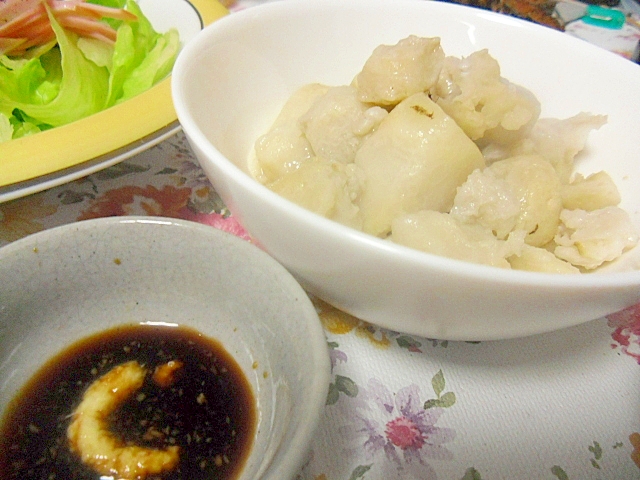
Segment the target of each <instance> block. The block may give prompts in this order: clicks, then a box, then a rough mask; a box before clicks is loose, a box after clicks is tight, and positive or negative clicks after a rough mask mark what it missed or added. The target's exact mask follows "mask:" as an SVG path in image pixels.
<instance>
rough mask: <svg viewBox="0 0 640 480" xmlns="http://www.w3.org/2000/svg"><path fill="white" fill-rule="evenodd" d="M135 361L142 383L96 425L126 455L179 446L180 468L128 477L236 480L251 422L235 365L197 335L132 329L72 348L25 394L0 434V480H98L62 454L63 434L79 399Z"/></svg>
mask: <svg viewBox="0 0 640 480" xmlns="http://www.w3.org/2000/svg"><path fill="white" fill-rule="evenodd" d="M133 361H135V362H137V363H138V364H139V365H140V366H142V367H143V368H144V370H145V371H146V374H145V376H144V382H143V384H142V386H141V387H140V388H138V389H137V390H136V391H135V392H133V393H132V394H131V395H129V396H128V397H127V398H126V399H125V400H124V401H122V402H121V403H119V405H118V407H117V408H116V409H115V410H114V411H113V412H111V413H110V414H109V415H108V416H107V418H105V419H104V424H105V426H106V428H108V431H109V432H108V434H109V435H110V436H111V437H112V438H115V439H116V440H117V444H118V445H120V446H122V447H125V448H126V447H127V446H134V447H145V448H149V449H157V450H163V451H164V450H166V449H169V448H173V449H174V450H175V447H178V449H179V462H178V463H177V465H175V466H174V467H172V468H171V470H170V471H164V473H161V474H151V475H146V476H138V477H130V478H141V479H142V478H146V479H148V480H187V479H188V480H200V479H203V480H204V479H206V480H211V479H225V480H229V479H233V478H235V477H236V476H237V475H238V474H239V472H240V471H241V469H242V466H243V464H244V463H245V461H246V458H247V456H248V453H249V450H250V449H251V446H252V442H253V437H254V434H255V429H256V416H257V415H256V406H255V399H254V396H253V392H252V389H251V386H250V385H249V383H248V380H247V379H246V378H245V376H244V374H243V372H242V370H241V368H240V366H239V365H238V364H237V363H236V361H235V360H234V359H233V358H232V357H231V355H230V354H229V353H228V352H227V351H226V350H225V349H224V348H223V346H222V345H221V344H220V343H219V342H217V341H215V340H213V339H210V338H207V337H205V336H203V335H201V334H200V333H199V332H197V331H195V330H192V329H189V328H185V327H162V326H151V325H131V326H126V327H118V328H114V329H112V330H108V331H105V332H102V333H100V334H97V335H94V336H91V337H89V338H86V339H83V340H81V341H79V342H78V343H76V344H74V345H72V346H71V347H69V348H68V349H66V350H65V351H63V352H62V353H60V354H58V355H57V356H56V357H54V358H52V359H51V360H50V361H49V362H47V364H45V365H44V367H42V368H41V369H40V370H39V371H38V372H37V373H36V374H35V375H34V376H33V378H31V379H30V380H29V382H28V383H27V384H26V385H25V387H23V389H22V390H21V391H20V392H19V394H18V395H17V396H16V398H15V399H14V400H13V401H12V402H11V403H10V405H9V407H8V409H7V412H6V414H5V417H4V419H3V422H2V426H1V427H0V480H9V479H38V480H84V479H87V480H99V479H100V478H101V475H100V474H99V473H98V472H97V471H96V470H95V469H94V468H92V467H90V466H88V465H86V464H85V463H83V462H82V460H81V458H80V456H79V454H78V452H77V451H74V449H73V448H70V442H69V439H68V436H67V430H68V428H69V425H70V424H71V422H72V419H73V417H74V415H73V414H74V411H75V410H76V408H77V407H78V405H80V403H81V402H82V399H83V395H84V393H85V391H87V389H88V388H89V387H90V386H91V385H92V384H94V382H96V381H97V380H99V379H100V378H102V377H103V376H105V374H108V373H109V372H111V371H112V370H113V369H114V368H115V367H118V366H119V365H123V364H126V363H127V362H133ZM102 478H105V477H102ZM106 478H109V477H106ZM119 478H128V477H126V476H123V475H122V474H121V475H119Z"/></svg>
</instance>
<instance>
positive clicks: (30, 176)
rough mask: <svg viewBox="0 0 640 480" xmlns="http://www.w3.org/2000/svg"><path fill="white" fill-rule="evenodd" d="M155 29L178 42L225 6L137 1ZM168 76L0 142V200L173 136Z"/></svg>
mask: <svg viewBox="0 0 640 480" xmlns="http://www.w3.org/2000/svg"><path fill="white" fill-rule="evenodd" d="M138 3H139V4H140V7H141V9H142V11H143V12H144V13H145V15H146V16H147V18H149V20H150V21H151V23H152V25H153V26H154V28H155V29H156V30H157V31H159V32H165V31H167V30H168V29H170V28H176V29H177V30H178V32H179V34H180V40H181V42H182V44H183V45H184V44H185V43H186V42H188V41H189V40H191V39H192V38H193V37H194V36H195V35H196V34H197V33H198V32H199V31H200V30H202V28H203V27H204V26H206V25H208V24H210V23H211V22H213V21H214V20H217V19H218V18H220V17H222V16H224V15H225V14H226V13H227V10H226V9H225V8H224V7H223V6H222V5H221V4H220V3H218V2H217V1H216V0H139V2H138ZM170 89H171V79H170V78H166V79H164V80H163V81H162V82H160V83H158V84H157V85H155V86H154V87H152V88H151V89H149V90H148V91H146V92H144V93H142V94H140V95H138V96H137V97H134V98H132V99H130V100H127V101H126V102H123V103H121V104H119V105H116V106H114V107H111V108H109V109H107V110H104V111H102V112H99V113H96V114H94V115H91V116H90V117H87V118H84V119H81V120H78V121H76V122H73V123H71V124H68V125H63V126H60V127H57V128H54V129H52V130H49V131H45V132H41V133H38V134H36V135H32V136H29V137H25V138H21V139H18V140H12V141H10V142H4V143H0V202H5V201H8V200H13V199H15V198H19V197H22V196H25V195H29V194H31V193H35V192H38V191H41V190H45V189H47V188H51V187H54V186H57V185H62V184H64V183H66V182H70V181H72V180H75V179H78V178H81V177H83V176H86V175H89V174H91V173H94V172H96V171H98V170H101V169H103V168H106V167H109V166H111V165H114V164H116V163H118V162H121V161H123V160H125V159H126V158H129V157H131V156H133V155H135V154H137V153H139V152H141V151H143V150H146V149H147V148H150V147H151V146H153V145H155V144H157V143H159V142H161V141H162V140H164V139H166V138H168V137H169V136H171V135H173V134H175V133H176V132H177V131H178V130H179V129H180V125H179V124H178V122H177V120H176V114H175V111H174V109H173V102H172V101H171V93H170Z"/></svg>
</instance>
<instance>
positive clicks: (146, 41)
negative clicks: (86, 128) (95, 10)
mask: <svg viewBox="0 0 640 480" xmlns="http://www.w3.org/2000/svg"><path fill="white" fill-rule="evenodd" d="M88 1H90V2H91V3H96V4H100V5H104V6H108V7H114V8H126V9H127V10H129V11H131V12H132V13H133V14H135V15H136V16H137V17H138V19H137V21H133V22H123V21H122V20H116V19H105V21H106V22H108V23H109V24H110V25H111V26H112V27H113V28H115V29H116V30H117V39H116V42H115V45H111V44H108V43H104V42H96V41H93V40H92V39H84V38H83V39H79V38H78V37H77V35H75V34H73V33H69V32H66V31H64V29H62V28H61V27H60V25H59V24H58V23H57V22H56V20H55V18H53V16H52V15H51V14H50V15H49V16H50V19H51V24H52V27H53V30H54V32H55V34H56V38H57V41H58V45H57V46H56V47H55V48H53V49H51V50H49V51H47V52H46V53H44V54H43V55H41V56H39V57H36V58H32V59H12V58H9V57H7V56H4V55H0V115H2V117H4V118H2V119H0V121H1V122H2V125H1V127H0V128H2V130H1V131H0V142H1V141H6V140H7V138H6V137H7V135H8V133H7V132H8V131H9V127H11V131H12V132H13V133H12V138H14V139H15V138H19V137H21V136H26V135H30V134H32V133H37V132H39V131H41V130H45V129H49V128H52V127H56V126H59V125H64V124H67V123H70V122H73V121H75V120H79V119H81V118H84V117H87V116H89V115H92V114H94V113H96V112H99V111H101V110H103V109H105V108H108V107H110V106H112V105H116V104H117V103H120V102H122V101H124V100H127V99H129V98H131V97H133V96H135V95H138V94H139V93H142V92H143V91H145V90H147V89H149V88H150V87H151V86H153V85H154V84H156V83H157V82H159V81H160V80H162V79H163V78H165V77H166V76H167V75H168V74H169V73H170V72H171V69H172V68H173V64H174V62H175V59H176V57H177V55H178V51H179V49H180V41H179V38H178V33H177V31H176V30H171V31H169V32H167V33H165V34H159V33H157V32H156V31H155V30H154V29H153V26H152V25H151V23H150V22H149V20H148V19H147V18H146V16H145V15H144V14H143V13H142V11H141V10H140V8H139V6H138V4H137V3H136V2H135V1H134V0H88ZM7 120H8V125H9V127H8V126H7Z"/></svg>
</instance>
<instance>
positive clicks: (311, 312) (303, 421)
mask: <svg viewBox="0 0 640 480" xmlns="http://www.w3.org/2000/svg"><path fill="white" fill-rule="evenodd" d="M127 225H131V226H132V227H140V226H143V228H147V229H155V228H172V229H174V230H175V232H176V235H177V236H178V237H180V238H181V241H182V239H184V242H185V243H188V242H189V239H190V238H198V239H203V237H204V238H205V239H207V238H208V239H210V240H211V245H212V248H215V245H216V244H220V245H226V247H227V248H231V249H232V250H234V252H235V253H234V255H239V256H242V257H245V258H247V259H249V261H251V262H252V263H253V264H254V265H255V268H259V269H262V270H266V271H267V274H268V276H269V278H273V279H275V280H276V281H278V282H280V283H281V290H283V291H287V292H289V293H290V294H291V296H293V297H295V298H296V302H298V300H300V303H297V309H298V310H300V311H301V315H300V316H301V317H303V318H301V319H300V321H305V320H306V321H305V324H304V325H303V326H301V327H300V330H302V331H304V332H305V337H306V344H307V346H306V350H305V352H304V356H305V358H307V359H308V362H306V363H307V365H308V367H307V368H306V370H307V371H309V368H311V370H312V373H313V374H312V375H310V376H309V379H308V380H309V386H308V388H306V390H305V397H306V398H305V401H304V403H303V405H302V407H301V409H300V410H301V411H300V413H301V415H299V416H296V417H295V418H293V417H291V418H289V419H288V422H286V424H287V425H289V426H291V424H295V425H294V426H293V428H294V433H292V434H291V436H290V438H286V439H285V437H284V436H283V435H284V433H283V432H284V431H283V430H279V431H276V432H275V433H274V434H273V435H274V438H271V439H270V440H269V447H268V451H267V452H266V453H265V455H264V458H270V460H269V461H268V463H266V464H264V463H263V464H262V466H261V468H260V470H259V471H258V472H259V473H258V474H257V475H258V477H257V478H260V479H262V480H283V479H285V478H293V477H294V476H295V475H296V474H297V473H298V472H299V470H300V468H302V466H303V464H304V461H305V460H306V455H307V453H308V451H309V448H310V446H311V442H312V440H313V438H314V434H315V432H316V430H317V428H318V426H319V423H320V419H321V417H322V414H323V410H324V405H325V402H326V398H327V393H328V388H329V382H330V372H331V362H330V358H329V350H328V347H327V343H326V337H325V333H324V330H323V327H322V325H321V322H320V320H319V318H318V317H317V312H316V309H315V307H314V306H313V303H312V302H311V300H310V299H309V297H308V294H307V293H306V292H305V291H304V290H303V289H302V287H301V286H300V284H299V283H298V282H297V281H296V280H295V278H294V277H293V276H292V275H291V274H290V273H289V272H288V271H287V270H286V269H285V268H284V267H283V266H282V265H281V264H280V263H278V262H277V261H276V260H275V259H273V258H272V257H271V256H269V255H268V254H267V253H266V252H264V251H262V250H261V249H260V248H258V247H257V246H255V245H253V244H251V243H250V242H248V241H246V240H242V239H240V238H238V237H236V236H234V235H232V234H231V233H227V232H224V231H222V230H219V229H216V228H214V227H211V226H208V225H203V224H199V223H196V222H192V221H187V220H181V219H174V218H164V217H147V216H126V217H106V218H98V219H91V220H84V221H80V222H75V223H71V224H66V225H62V226H58V227H55V228H51V229H49V230H44V231H41V232H38V233H34V234H31V235H29V236H27V237H24V238H22V239H20V240H16V241H15V242H12V243H10V244H8V245H5V246H3V247H0V278H7V275H10V274H11V273H13V272H7V271H4V272H3V270H5V269H6V268H8V267H7V266H6V265H7V264H9V263H10V262H8V260H9V259H10V258H11V257H13V261H16V260H17V261H22V260H24V261H29V260H28V259H29V258H34V259H35V258H37V257H36V256H35V255H36V254H41V253H42V252H44V251H46V250H47V246H51V247H52V248H53V249H55V248H56V247H55V246H56V245H57V244H60V243H61V242H73V244H74V245H77V244H79V242H80V240H81V238H83V237H85V236H86V238H87V240H90V239H91V237H92V236H94V241H95V234H96V233H98V232H99V233H100V236H103V235H104V236H108V235H109V230H112V231H113V227H120V228H122V227H124V228H126V226H127ZM116 230H117V229H116ZM113 235H114V237H113V238H114V239H115V240H118V233H117V231H116V233H114V234H113ZM111 244H114V245H117V244H118V242H117V241H115V242H113V243H111V242H110V245H111ZM109 248H111V247H109ZM149 251H150V252H152V251H155V250H149ZM165 253H166V252H165ZM114 254H115V255H116V256H117V251H114ZM150 255H153V253H150ZM25 259H26V260H25ZM32 261H40V260H32ZM252 268H253V267H252ZM92 274H95V272H94V273H92ZM14 281H19V279H15V278H14ZM3 290H5V289H4V288H3V283H1V282H0V313H2V310H3V305H2V303H3V301H2V299H3V293H6V291H4V292H3ZM303 314H304V315H303ZM6 318H8V317H6V316H5V317H4V319H5V320H6ZM2 320H3V318H2V315H0V322H1V321H2ZM314 320H317V321H314ZM0 327H2V325H1V324H0ZM1 330H2V328H0V331H1ZM80 338H82V337H80ZM54 354H55V352H53V353H52V354H51V355H54ZM0 366H1V365H0ZM1 381H2V379H0V382H1ZM0 386H1V385H0ZM274 395H275V393H274ZM286 403H287V402H285V404H286ZM281 408H285V409H287V414H288V413H289V412H288V408H290V407H289V406H285V407H281ZM272 415H273V413H272ZM263 421H266V422H270V421H271V420H270V419H269V418H266V419H263ZM279 428H282V427H279ZM287 446H288V448H287ZM241 476H242V474H241ZM242 478H244V477H242Z"/></svg>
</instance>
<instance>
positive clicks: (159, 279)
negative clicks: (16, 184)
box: [0, 217, 330, 480]
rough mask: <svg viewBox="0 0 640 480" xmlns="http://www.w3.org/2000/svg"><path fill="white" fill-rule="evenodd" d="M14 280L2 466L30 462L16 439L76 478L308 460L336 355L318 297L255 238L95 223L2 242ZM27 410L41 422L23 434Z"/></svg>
mask: <svg viewBox="0 0 640 480" xmlns="http://www.w3.org/2000/svg"><path fill="white" fill-rule="evenodd" d="M0 278H1V279H2V281H1V282H0V412H2V417H3V425H2V427H1V428H2V429H3V438H2V441H1V442H0V443H2V448H3V450H2V452H3V453H2V454H1V455H0V469H4V468H5V467H6V468H10V465H12V464H13V463H14V462H19V461H22V460H20V459H16V458H13V457H11V458H8V457H6V456H5V455H9V450H12V451H13V450H16V451H19V450H20V448H17V447H16V448H15V449H14V448H13V447H10V446H13V445H18V446H23V447H24V448H25V451H27V452H30V455H31V457H36V453H35V452H40V451H42V452H52V453H50V454H49V453H43V454H42V455H43V457H42V463H44V464H47V465H49V463H55V462H58V463H56V464H55V465H56V466H55V468H54V469H53V471H55V472H57V473H58V474H59V475H62V476H63V477H65V478H71V475H72V474H73V472H75V470H74V469H75V468H77V469H82V468H85V469H88V470H89V471H94V472H98V473H100V475H101V476H102V478H107V477H109V478H113V477H114V476H115V477H116V478H120V477H119V476H118V475H124V473H126V472H128V473H127V474H128V475H131V474H132V473H131V472H134V473H135V474H136V475H148V474H160V473H162V474H163V475H164V474H166V475H169V476H167V477H166V478H173V477H171V476H170V475H171V474H175V475H178V476H177V477H175V478H192V479H212V478H220V476H219V475H220V473H219V472H220V469H222V468H227V470H228V469H229V468H232V469H233V472H235V473H233V474H232V475H230V476H228V477H225V478H234V479H235V478H237V479H247V480H248V479H252V480H253V479H272V480H276V479H278V480H280V479H284V478H292V477H293V476H294V475H295V474H296V472H297V471H298V470H299V469H300V468H301V465H302V462H304V460H305V459H306V455H307V453H308V447H309V444H310V441H311V440H312V438H313V435H314V431H315V429H316V426H317V425H318V422H319V418H320V415H321V413H322V409H323V405H324V403H325V400H326V396H327V390H328V384H329V372H330V363H329V356H328V349H327V345H326V340H325V337H324V333H323V331H322V328H321V326H320V322H319V319H318V316H317V313H316V310H315V308H314V306H313V305H312V303H311V301H310V300H309V297H308V296H307V294H306V293H305V292H304V291H303V290H302V288H301V287H300V285H299V284H298V283H297V282H296V281H295V280H294V279H293V277H292V276H291V275H290V274H289V273H288V272H287V271H286V270H285V269H284V268H283V267H282V266H281V265H279V264H278V263H277V262H276V261H275V260H273V259H272V258H271V257H270V256H269V255H267V254H266V253H264V252H262V251H260V249H258V248H257V247H255V246H254V245H251V244H250V243H249V242H247V241H245V240H241V239H239V238H237V237H234V236H233V235H231V234H228V233H226V232H222V231H220V230H217V229H215V228H212V227H209V226H204V225H200V224H196V223H192V222H187V221H180V220H174V219H165V218H161V217H154V218H151V217H122V218H116V217H114V218H104V219H97V220H87V221H83V222H77V223H73V224H71V225H65V226H61V227H57V228H53V229H50V230H47V231H44V232H40V233H37V234H34V235H31V236H29V237H26V238H24V239H21V240H18V241H16V242H14V243H11V244H9V245H7V246H5V247H3V248H1V249H0ZM96 352H97V353H96ZM161 360H162V361H161ZM43 365H46V366H45V367H43ZM42 368H44V369H45V372H44V373H42ZM36 372H38V373H36ZM34 375H35V377H34ZM65 376H66V377H71V379H72V381H69V380H68V379H67V380H64V379H65V378H66V377H65ZM32 378H35V379H36V381H33V380H30V379H32ZM58 378H62V379H63V380H61V381H57V379H58ZM135 378H138V379H139V380H136V381H135V382H134V379H135ZM138 381H139V382H140V383H136V382H138ZM142 382H144V383H142ZM25 385H26V386H25ZM39 391H40V393H39V394H36V401H35V404H30V403H29V398H30V397H33V396H34V392H39ZM118 392H120V393H118ZM154 392H155V393H154ZM227 398H228V399H230V400H229V402H227V403H226V404H223V403H222V402H223V400H225V399H227ZM24 402H26V405H27V407H25V408H23V407H21V405H22V403H24ZM49 402H51V404H50V403H49ZM225 402H226V400H225ZM29 405H32V406H31V407H29ZM225 405H226V407H225ZM20 408H22V410H20ZM34 409H35V410H34ZM23 410H24V411H23ZM16 412H18V413H16ZM20 412H22V413H20ZM24 412H27V413H24ZM48 412H49V413H48ZM50 412H54V414H51V413H50ZM145 412H151V413H148V414H147V413H145ZM154 412H155V413H154ZM224 412H227V413H226V414H225V413H224ZM23 414H24V415H31V414H32V415H34V416H35V418H34V419H33V420H32V421H30V422H29V425H27V426H25V425H23V427H22V428H19V427H16V428H13V427H12V426H11V425H13V423H11V421H12V419H15V418H18V420H20V418H19V417H20V416H21V415H23ZM50 417H52V418H50ZM235 417H238V418H235ZM48 420H51V422H50V423H47V421H48ZM110 422H112V423H110ZM112 425H115V426H112ZM225 429H227V430H228V431H227V430H225ZM16 431H19V432H23V433H24V432H27V433H26V434H25V435H22V434H21V435H18V434H15V432H16ZM222 431H225V432H227V433H228V437H229V438H227V440H225V441H224V443H220V444H219V446H220V445H222V450H220V451H217V453H216V450H215V448H213V447H211V448H213V450H211V449H210V448H209V446H208V445H210V444H211V445H213V444H216V445H218V444H217V443H216V442H218V440H217V439H218V436H219V435H222V434H221V433H220V432H222ZM113 432H116V433H113ZM118 432H119V433H118ZM14 434H15V435H14ZM29 434H33V435H32V436H33V437H34V438H35V439H32V438H31V437H30V436H29ZM36 434H37V435H36ZM45 435H46V436H47V438H49V436H51V435H53V436H54V437H56V439H57V440H56V439H54V443H52V444H50V445H48V444H46V442H40V440H41V439H42V437H43V436H45ZM136 435H139V436H136ZM225 435H226V434H225ZM23 437H24V438H23ZM235 439H238V440H235ZM32 440H33V441H36V442H40V443H37V445H35V446H34V444H31V443H29V442H30V441H32ZM236 441H237V443H234V442H236ZM56 442H57V443H56ZM145 442H146V443H145ZM227 442H228V443H227ZM240 444H241V445H240ZM38 445H39V446H38ZM43 445H44V447H43ZM234 445H239V447H238V449H236V450H238V451H236V450H234V448H236V447H235V446H234ZM25 446H26V447H25ZM227 446H228V448H227ZM41 447H42V448H41ZM216 448H218V447H216ZM191 449H194V450H191ZM240 450H242V451H240ZM194 452H195V453H194ZM202 452H204V453H202ZM54 453H55V454H54ZM38 455H40V454H39V453H38ZM18 456H19V455H18ZM158 456H159V457H160V458H157V457H158ZM163 456H164V457H163ZM151 458H153V459H154V460H153V461H151V460H150V459H151ZM100 459H102V460H100ZM127 459H128V460H127ZM23 460H24V459H23ZM36 460H38V458H35V459H34V461H36ZM156 460H157V462H156ZM3 462H5V463H4V464H3ZM47 462H49V463H47ZM38 465H40V462H38V463H37V465H35V466H33V468H39V467H38ZM228 465H230V466H229V467H227V466H228ZM3 471H6V470H3ZM50 471H51V470H49V472H50ZM172 472H173V473H172ZM175 472H178V473H175ZM67 475H68V476H67ZM38 478H47V476H46V475H44V474H43V476H39V477H38ZM126 478H133V477H126Z"/></svg>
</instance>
